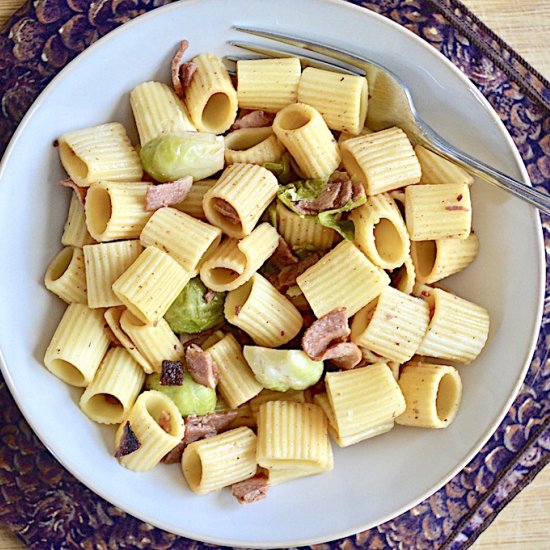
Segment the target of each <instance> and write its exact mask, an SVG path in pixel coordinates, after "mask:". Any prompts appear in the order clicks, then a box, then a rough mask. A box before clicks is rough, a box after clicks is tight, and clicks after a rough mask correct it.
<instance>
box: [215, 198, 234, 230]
mask: <svg viewBox="0 0 550 550" xmlns="http://www.w3.org/2000/svg"><path fill="white" fill-rule="evenodd" d="M212 206H213V207H214V209H215V210H217V211H218V212H219V213H220V214H221V215H222V216H223V217H224V218H226V219H227V221H228V222H230V223H233V224H235V225H237V224H239V223H241V218H240V216H239V214H238V212H237V211H236V210H235V209H234V208H233V207H232V206H231V205H230V204H229V203H228V202H227V201H224V200H223V199H219V198H218V197H215V198H214V199H213V200H212Z"/></svg>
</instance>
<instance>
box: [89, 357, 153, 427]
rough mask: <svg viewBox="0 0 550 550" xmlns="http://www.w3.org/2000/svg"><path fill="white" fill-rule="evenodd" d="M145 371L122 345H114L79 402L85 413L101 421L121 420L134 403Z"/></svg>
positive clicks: (104, 422)
mask: <svg viewBox="0 0 550 550" xmlns="http://www.w3.org/2000/svg"><path fill="white" fill-rule="evenodd" d="M144 381H145V373H144V372H143V369H142V368H141V367H140V366H139V365H138V364H137V363H136V362H135V361H134V360H133V359H132V356H131V355H130V354H129V353H128V352H127V351H126V350H125V349H124V348H121V347H115V348H111V349H110V350H109V351H108V352H107V353H106V355H105V357H104V358H103V361H102V363H101V365H100V367H99V369H98V371H97V373H96V375H95V377H94V379H93V381H92V383H91V384H90V385H89V386H88V387H87V388H86V390H85V391H84V393H83V394H82V397H81V398H80V401H79V405H80V408H81V409H82V411H83V412H84V414H86V416H88V417H89V418H91V419H92V420H94V421H95V422H99V423H101V424H119V423H120V422H122V421H123V419H124V418H125V416H126V415H127V414H128V411H129V410H130V408H131V407H132V405H133V404H134V402H135V400H136V398H137V396H138V394H139V392H140V391H141V388H142V386H143V382H144Z"/></svg>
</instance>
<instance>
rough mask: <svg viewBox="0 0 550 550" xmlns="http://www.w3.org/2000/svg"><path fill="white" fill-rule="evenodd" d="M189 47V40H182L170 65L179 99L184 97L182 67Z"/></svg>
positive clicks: (173, 83) (173, 84)
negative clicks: (181, 78) (181, 79)
mask: <svg viewBox="0 0 550 550" xmlns="http://www.w3.org/2000/svg"><path fill="white" fill-rule="evenodd" d="M188 47H189V42H188V41H187V40H182V41H181V42H180V45H179V47H178V50H177V51H176V53H175V54H174V57H173V58H172V63H171V64H170V70H171V73H172V86H173V87H174V91H175V92H176V95H177V96H178V97H183V88H182V86H181V81H180V65H181V61H182V59H183V56H184V55H185V52H186V51H187V48H188Z"/></svg>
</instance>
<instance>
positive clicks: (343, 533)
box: [0, 0, 546, 548]
mask: <svg viewBox="0 0 550 550" xmlns="http://www.w3.org/2000/svg"><path fill="white" fill-rule="evenodd" d="M211 1H213V0H179V1H176V2H172V3H171V4H167V5H164V6H160V7H158V8H155V9H153V10H151V11H149V12H146V13H144V14H141V15H139V16H137V17H135V18H134V19H132V20H130V21H128V22H126V23H124V24H122V25H120V26H119V27H117V28H115V29H113V30H111V31H110V32H108V33H107V34H106V35H104V36H102V37H101V38H99V39H98V40H96V41H95V42H94V43H93V44H91V45H90V46H88V47H87V48H86V49H85V50H84V51H83V52H81V53H79V54H78V55H76V56H75V58H74V59H72V60H71V61H70V62H69V63H68V64H67V65H66V66H65V67H63V69H61V71H59V72H58V73H57V75H56V76H55V77H54V78H52V80H51V81H50V82H49V83H48V84H47V86H46V87H45V88H44V90H42V92H41V93H40V94H39V95H38V96H37V98H36V99H35V100H34V102H33V103H32V105H31V107H30V108H29V109H28V110H27V112H26V114H25V116H24V117H23V118H22V120H21V121H20V122H19V124H18V126H17V128H16V131H15V132H14V134H13V136H12V138H11V139H10V141H9V143H8V146H7V148H6V150H5V152H4V154H3V156H2V159H1V161H0V186H1V185H2V180H3V179H4V178H3V176H4V172H5V171H6V169H7V168H6V167H7V165H8V163H9V159H10V157H11V156H12V154H13V150H14V149H15V148H16V147H17V142H18V141H19V139H20V136H21V135H22V134H23V133H24V131H25V128H26V126H27V125H28V123H29V121H30V120H31V119H32V117H33V116H34V113H35V112H36V111H37V110H38V109H40V107H41V104H42V103H43V102H44V100H45V99H46V97H48V96H49V95H50V94H51V93H52V92H53V91H54V89H55V88H56V87H57V85H58V84H59V82H60V81H62V80H64V79H65V78H66V77H67V75H68V74H69V73H70V72H71V71H73V70H74V68H75V67H77V66H78V65H79V64H80V63H81V62H82V60H83V59H86V58H87V57H88V56H89V55H93V54H94V52H95V51H96V50H97V49H100V48H103V47H104V45H105V44H107V43H108V42H109V40H112V39H113V38H115V37H117V36H118V34H120V33H122V32H125V31H126V30H127V29H128V28H129V27H134V26H139V25H140V24H141V23H142V22H143V21H144V20H149V19H153V18H155V17H159V14H162V13H164V12H168V11H171V10H181V9H185V7H186V6H187V5H190V4H200V3H205V4H207V3H209V2H211ZM262 1H265V2H268V1H269V0H262ZM316 1H318V2H322V3H327V4H332V5H334V6H338V7H339V8H340V9H346V10H350V11H352V12H353V11H355V12H357V13H361V14H363V16H366V17H372V18H374V19H375V20H377V21H378V22H379V23H382V24H384V25H388V26H389V27H391V28H393V29H394V30H397V31H398V32H400V33H402V34H405V35H407V36H408V37H409V38H410V39H412V40H413V41H415V42H416V43H417V44H418V45H420V46H421V47H422V48H423V49H425V50H426V51H428V52H430V55H433V54H435V56H436V57H437V58H438V59H439V61H441V62H443V63H444V64H445V65H446V66H447V68H448V69H450V70H451V71H452V72H454V73H455V75H456V76H457V77H458V78H459V79H460V80H461V81H462V82H463V83H464V84H465V87H466V88H467V89H468V90H469V91H470V92H472V93H473V94H474V95H475V97H476V99H477V100H478V101H480V103H481V104H482V106H483V108H484V110H485V111H486V112H487V113H488V114H489V115H490V117H491V118H492V119H493V121H494V122H495V123H496V127H498V129H499V130H500V134H501V136H502V138H503V139H504V141H505V142H506V144H507V145H508V148H509V149H510V151H511V152H512V154H513V161H514V164H515V166H516V168H517V169H518V170H519V172H520V173H521V177H522V180H523V182H524V183H526V184H527V185H529V186H532V184H531V182H530V179H529V176H528V172H527V169H526V167H525V164H524V162H523V159H522V158H521V155H520V153H519V150H518V148H517V147H516V145H515V143H514V142H513V140H512V137H511V135H510V133H509V132H508V130H507V128H506V127H505V125H504V123H503V122H502V120H501V119H500V118H499V116H498V114H497V112H496V111H495V110H494V109H493V108H492V106H491V105H490V103H489V101H488V100H487V98H486V97H485V96H484V95H483V94H482V93H481V92H480V91H479V90H478V89H477V87H476V86H475V85H474V84H473V83H472V82H471V81H470V80H469V79H468V77H467V76H466V75H465V74H464V73H463V72H462V71H460V69H459V68H458V67H457V66H456V65H454V64H453V63H452V62H451V61H450V60H449V59H448V58H447V57H445V56H444V55H443V54H442V53H441V52H439V51H438V50H436V49H435V48H433V47H432V46H431V45H430V44H429V43H428V42H426V41H425V40H423V39H422V38H421V37H420V36H418V35H416V34H415V33H413V32H412V31H410V30H409V29H407V28H406V27H404V26H402V25H400V24H399V23H397V22H395V21H393V20H390V19H388V18H386V17H384V16H383V15H381V14H378V13H376V12H374V11H372V10H370V9H368V8H366V7H361V6H358V5H356V4H354V3H351V2H350V1H346V0H316ZM237 24H238V23H230V25H231V26H233V25H237ZM530 217H531V218H532V222H533V223H534V227H535V226H536V235H537V243H536V244H537V246H536V249H537V251H538V260H539V266H538V267H539V269H538V271H537V279H538V280H537V281H536V288H537V290H538V292H537V311H536V312H535V314H534V316H533V325H534V327H535V328H534V330H533V331H532V334H531V339H530V345H529V347H528V349H527V350H526V352H525V359H524V362H523V365H522V368H521V370H520V371H519V372H518V376H517V378H516V381H515V384H514V388H513V391H512V392H511V394H510V396H509V397H508V399H507V401H506V404H505V406H504V407H503V409H502V410H501V411H500V413H499V415H497V417H496V419H495V420H494V421H493V423H491V425H490V426H489V427H488V428H487V430H485V431H484V433H483V434H482V435H481V436H480V438H479V439H478V440H477V441H476V442H475V443H473V445H472V446H471V448H470V450H469V451H468V452H467V453H466V455H465V457H464V458H463V460H462V461H460V462H459V463H458V464H457V465H456V466H455V467H453V468H452V469H451V471H450V472H448V474H447V475H446V476H444V477H443V478H442V479H441V480H440V481H438V482H437V483H436V484H434V485H433V486H432V487H430V488H429V489H427V490H426V491H425V492H424V493H422V494H421V495H420V496H419V497H417V498H416V499H413V500H412V501H411V502H409V503H407V504H405V505H403V506H402V507H400V508H399V509H398V510H395V511H393V512H392V513H389V514H386V515H384V516H382V517H380V518H377V519H374V520H371V521H370V522H367V523H363V524H361V525H358V526H354V527H350V528H348V529H345V530H340V531H338V532H332V533H331V534H330V535H329V536H330V540H337V539H341V538H345V537H349V536H352V535H354V534H357V533H358V532H360V531H363V530H367V529H371V528H373V527H376V526H377V525H381V524H383V523H386V522H388V521H391V520H393V519H395V518H396V517H398V516H399V515H401V514H403V513H405V512H407V511H408V510H410V509H411V508H413V507H415V506H416V505H418V504H419V503H421V502H422V501H424V500H425V499H426V498H428V497H429V496H431V495H433V494H434V493H435V492H437V491H439V490H440V489H441V488H442V487H443V486H444V485H446V484H447V483H448V482H449V481H450V480H451V479H452V478H453V477H455V476H456V475H457V474H458V473H459V472H460V471H462V470H463V469H464V467H465V466H466V465H467V464H468V463H469V462H470V461H471V460H472V459H473V458H474V457H475V456H476V455H477V454H478V452H479V451H480V449H481V448H482V447H483V445H484V444H485V443H486V442H487V441H488V440H489V439H490V437H491V436H492V435H493V434H494V433H495V431H496V430H497V429H498V427H499V425H500V424H501V423H502V420H503V419H504V417H505V416H506V414H507V413H508V411H509V409H510V407H511V405H512V404H513V402H514V400H515V399H516V397H517V395H518V392H519V390H520V388H521V385H522V383H523V381H524V379H525V376H526V374H527V371H528V370H529V367H530V365H531V361H532V358H533V356H534V353H535V351H536V344H537V340H538V337H539V334H540V330H541V322H542V319H543V310H544V297H545V282H546V281H545V279H546V260H545V250H544V240H543V230H542V223H541V218H540V215H539V214H538V211H537V210H536V209H535V208H534V207H531V211H530ZM0 370H1V371H2V374H3V376H4V379H5V382H6V385H7V386H8V389H9V390H10V393H11V395H12V397H13V399H14V401H15V402H16V404H17V406H18V408H19V410H20V412H21V414H22V415H23V417H24V418H25V420H26V422H27V423H28V424H29V426H30V427H31V429H32V431H33V433H34V435H35V436H36V437H37V438H38V439H39V440H40V442H41V443H42V444H43V445H44V446H45V447H46V449H48V451H49V452H50V453H51V454H52V455H53V456H54V458H55V459H56V460H57V461H58V462H59V463H60V464H61V465H62V466H63V467H64V468H65V469H66V470H67V471H68V472H69V473H70V474H71V475H72V476H73V477H75V479H77V480H78V481H79V482H80V483H82V484H83V485H84V486H86V487H87V488H88V489H89V490H90V491H92V492H93V493H94V494H95V495H97V496H99V497H101V498H103V499H104V500H106V501H107V502H109V503H111V504H113V505H115V506H117V507H118V508H120V509H121V510H123V511H124V512H126V513H127V514H129V515H131V516H133V517H135V518H138V519H139V520H141V521H144V522H147V523H151V521H150V519H148V518H147V517H146V516H145V515H143V514H141V513H140V512H139V511H136V510H134V509H133V508H132V507H129V506H128V505H127V504H126V503H121V502H120V499H119V498H118V497H117V496H116V495H111V494H104V492H103V490H102V489H101V488H99V489H98V488H97V487H96V486H95V484H94V483H91V482H90V481H89V480H87V481H83V479H82V477H81V475H80V472H79V470H78V467H77V465H74V466H73V464H72V463H71V462H70V461H68V460H67V459H66V458H63V457H62V456H60V455H58V453H57V452H56V451H54V450H53V448H52V447H51V446H50V444H49V443H48V442H47V441H45V438H47V437H48V436H47V434H44V435H42V434H39V433H38V431H37V430H36V429H35V426H34V422H33V421H32V418H30V417H29V416H30V415H29V414H28V411H27V410H26V407H25V405H24V399H22V396H21V395H20V394H19V392H18V391H17V387H16V384H15V382H14V380H13V378H12V376H11V374H10V370H9V368H8V366H7V364H6V361H5V359H4V354H3V352H2V349H0ZM75 472H78V474H77V473H75ZM154 526H156V527H158V528H160V529H163V530H165V531H167V532H168V533H172V534H175V535H178V536H183V537H186V538H188V539H191V540H196V541H201V542H206V543H208V544H215V545H224V546H234V547H239V548H245V547H250V542H249V541H244V540H230V539H225V538H220V537H202V536H201V537H200V538H197V537H196V533H193V532H191V531H188V530H187V529H174V526H172V525H168V524H163V522H162V521H155V522H154ZM323 542H327V538H326V535H323V536H317V537H308V538H303V539H299V540H292V541H287V542H285V543H284V545H282V544H281V542H280V541H275V540H272V541H262V542H261V543H256V542H255V545H256V546H255V547H257V548H284V547H286V546H287V545H291V546H306V545H312V544H319V543H323Z"/></svg>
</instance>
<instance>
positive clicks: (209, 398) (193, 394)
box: [145, 372, 216, 416]
mask: <svg viewBox="0 0 550 550" xmlns="http://www.w3.org/2000/svg"><path fill="white" fill-rule="evenodd" d="M145 387H146V388H147V389H148V390H158V391H160V392H162V393H164V394H166V395H167V396H168V397H169V398H170V399H171V400H172V401H173V402H174V403H175V404H176V407H177V408H178V409H179V411H180V413H181V415H182V416H189V415H191V414H197V415H201V414H209V413H212V412H214V409H215V408H216V390H215V389H214V388H207V387H206V386H202V385H201V384H197V383H196V382H195V381H194V380H193V378H191V375H190V374H189V373H188V372H186V373H185V376H184V378H183V384H182V385H181V386H162V385H161V383H160V374H159V373H158V372H154V373H153V374H149V375H148V376H147V379H146V380H145Z"/></svg>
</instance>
